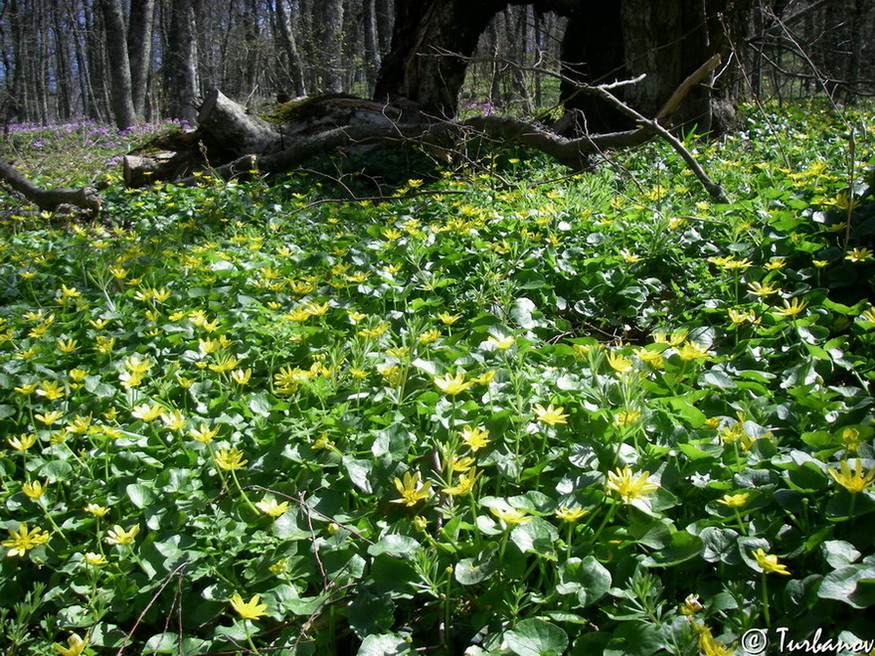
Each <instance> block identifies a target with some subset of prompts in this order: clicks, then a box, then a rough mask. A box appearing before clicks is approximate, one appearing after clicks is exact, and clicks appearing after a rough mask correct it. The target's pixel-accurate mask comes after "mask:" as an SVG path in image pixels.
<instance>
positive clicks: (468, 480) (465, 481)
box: [443, 469, 477, 497]
mask: <svg viewBox="0 0 875 656" xmlns="http://www.w3.org/2000/svg"><path fill="white" fill-rule="evenodd" d="M475 482H477V470H476V469H472V470H471V471H469V472H466V473H464V474H462V475H461V476H460V477H459V481H458V482H457V483H456V484H455V485H454V486H452V487H445V488H444V489H443V492H444V494H449V495H450V496H459V497H463V496H465V495H466V494H470V492H471V490H473V489H474V483H475Z"/></svg>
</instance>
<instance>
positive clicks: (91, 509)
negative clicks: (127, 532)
mask: <svg viewBox="0 0 875 656" xmlns="http://www.w3.org/2000/svg"><path fill="white" fill-rule="evenodd" d="M85 512H87V513H89V514H90V515H94V516H95V517H103V516H104V515H106V513H108V512H109V508H107V507H106V506H101V505H99V504H96V503H89V504H88V505H87V506H85Z"/></svg>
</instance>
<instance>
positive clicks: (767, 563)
mask: <svg viewBox="0 0 875 656" xmlns="http://www.w3.org/2000/svg"><path fill="white" fill-rule="evenodd" d="M753 557H754V558H756V561H757V565H759V566H760V567H761V568H762V570H763V571H764V572H765V573H766V574H772V573H774V574H783V575H785V576H789V575H790V572H789V571H788V570H787V566H786V565H781V564H780V563H779V562H778V557H777V556H773V555H772V554H767V553H766V552H765V551H763V549H757V550H756V551H754V552H753Z"/></svg>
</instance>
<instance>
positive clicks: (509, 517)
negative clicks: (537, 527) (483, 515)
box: [489, 507, 532, 526]
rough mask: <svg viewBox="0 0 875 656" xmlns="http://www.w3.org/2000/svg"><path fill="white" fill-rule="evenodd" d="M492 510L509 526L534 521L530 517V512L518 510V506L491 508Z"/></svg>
mask: <svg viewBox="0 0 875 656" xmlns="http://www.w3.org/2000/svg"><path fill="white" fill-rule="evenodd" d="M489 510H490V512H491V513H492V514H493V515H495V516H496V517H498V519H500V520H501V521H503V522H504V523H505V524H507V525H508V526H514V525H517V524H528V523H529V522H530V521H532V518H531V517H528V516H527V515H528V513H527V512H526V511H525V510H518V509H517V508H509V507H508V508H490V509H489Z"/></svg>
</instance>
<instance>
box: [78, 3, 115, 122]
mask: <svg viewBox="0 0 875 656" xmlns="http://www.w3.org/2000/svg"><path fill="white" fill-rule="evenodd" d="M99 1H100V0H83V13H84V14H85V21H86V22H85V26H86V44H87V48H88V50H87V57H88V65H89V66H90V67H91V84H92V89H93V91H94V107H95V110H96V113H97V114H98V116H97V117H96V118H97V120H98V121H100V122H101V123H103V122H106V121H107V120H108V118H109V117H108V116H107V110H109V108H110V107H111V106H112V103H111V101H110V98H109V89H108V86H107V83H106V80H107V77H108V75H107V72H106V71H107V68H108V66H107V61H106V48H104V47H103V30H104V28H103V20H102V15H101V12H100V8H99V7H98V4H97V3H98V2H99Z"/></svg>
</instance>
